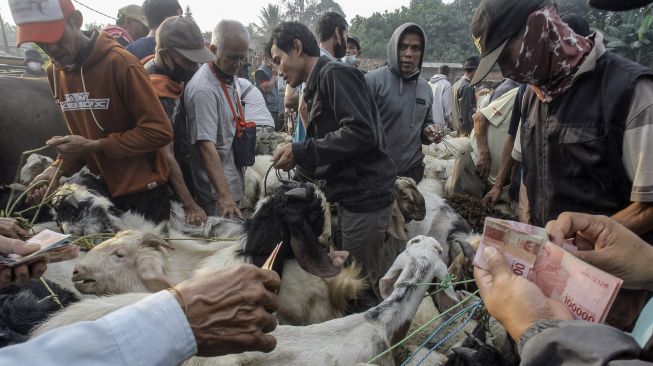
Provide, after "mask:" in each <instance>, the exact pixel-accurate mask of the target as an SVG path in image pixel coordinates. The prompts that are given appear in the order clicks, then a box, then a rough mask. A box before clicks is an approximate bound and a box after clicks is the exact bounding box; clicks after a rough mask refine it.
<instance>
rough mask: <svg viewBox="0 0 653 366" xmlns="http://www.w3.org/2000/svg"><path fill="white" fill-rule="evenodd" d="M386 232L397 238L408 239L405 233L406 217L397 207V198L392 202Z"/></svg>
mask: <svg viewBox="0 0 653 366" xmlns="http://www.w3.org/2000/svg"><path fill="white" fill-rule="evenodd" d="M388 234H390V235H391V236H392V237H393V238H395V239H398V240H408V235H406V219H404V215H403V214H402V213H401V210H400V209H399V204H398V203H397V200H395V202H394V203H393V204H392V217H391V218H390V225H389V226H388Z"/></svg>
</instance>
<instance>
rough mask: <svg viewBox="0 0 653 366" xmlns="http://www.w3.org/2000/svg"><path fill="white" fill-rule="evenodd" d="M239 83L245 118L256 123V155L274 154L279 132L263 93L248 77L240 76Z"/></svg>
mask: <svg viewBox="0 0 653 366" xmlns="http://www.w3.org/2000/svg"><path fill="white" fill-rule="evenodd" d="M238 84H239V85H240V100H241V101H242V102H243V108H244V109H245V120H247V121H249V122H254V123H256V155H272V154H273V153H274V150H276V149H277V134H276V133H275V132H274V128H275V126H274V118H273V117H272V114H271V113H270V110H269V109H268V108H267V105H266V103H265V98H264V97H263V93H261V91H260V90H259V89H258V88H257V87H255V86H254V84H252V83H251V82H250V81H249V80H247V79H243V78H239V79H238Z"/></svg>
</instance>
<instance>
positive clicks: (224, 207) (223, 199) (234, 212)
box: [218, 194, 243, 219]
mask: <svg viewBox="0 0 653 366" xmlns="http://www.w3.org/2000/svg"><path fill="white" fill-rule="evenodd" d="M218 210H219V212H220V216H222V217H224V218H226V219H236V218H239V219H242V218H243V214H242V213H241V212H240V209H239V208H238V205H237V204H236V201H234V199H233V197H231V194H228V195H224V196H220V198H219V200H218Z"/></svg>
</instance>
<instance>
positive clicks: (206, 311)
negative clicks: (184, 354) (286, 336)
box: [175, 264, 281, 357]
mask: <svg viewBox="0 0 653 366" xmlns="http://www.w3.org/2000/svg"><path fill="white" fill-rule="evenodd" d="M280 285H281V280H280V279H279V276H278V275H277V274H276V273H275V272H273V271H268V270H263V269H260V268H257V267H256V266H253V265H250V264H245V265H241V266H238V267H234V268H230V269H227V270H221V271H217V272H214V273H212V274H210V275H206V276H199V277H195V278H192V279H190V280H187V281H184V282H182V283H180V284H178V285H177V286H175V289H176V294H175V295H176V296H177V300H178V301H179V302H180V304H182V306H183V304H184V303H185V305H186V306H184V312H185V313H186V317H187V318H188V323H189V324H190V327H191V329H192V331H193V334H194V336H195V341H196V342H197V350H198V353H197V355H198V356H200V357H215V356H222V355H226V354H232V353H241V352H246V351H261V352H271V351H272V350H274V348H275V347H276V344H277V341H276V339H274V337H273V336H271V335H268V334H266V333H270V332H272V331H273V330H274V329H275V328H276V326H277V320H276V318H275V317H274V315H272V313H274V312H275V311H277V309H278V308H279V304H278V301H277V297H276V295H275V292H276V291H277V290H278V289H279V286H280Z"/></svg>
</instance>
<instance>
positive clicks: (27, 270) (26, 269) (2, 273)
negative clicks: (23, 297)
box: [0, 236, 47, 288]
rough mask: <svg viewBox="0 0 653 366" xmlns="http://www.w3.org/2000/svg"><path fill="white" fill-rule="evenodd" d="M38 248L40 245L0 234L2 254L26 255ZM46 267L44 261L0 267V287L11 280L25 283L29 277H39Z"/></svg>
mask: <svg viewBox="0 0 653 366" xmlns="http://www.w3.org/2000/svg"><path fill="white" fill-rule="evenodd" d="M39 249H41V247H40V246H39V245H37V244H27V243H25V242H24V241H22V240H18V239H11V238H6V237H4V236H0V253H2V254H5V255H6V254H18V255H20V256H27V255H29V254H32V253H34V252H36V251H38V250H39ZM46 268H47V267H46V265H45V262H44V261H38V262H34V263H29V264H23V265H20V266H16V267H14V268H11V267H4V268H1V269H0V288H3V287H7V286H9V285H10V284H12V283H13V282H17V283H18V284H25V283H27V281H29V279H30V277H35V278H38V277H41V276H42V275H43V273H44V272H45V269H46Z"/></svg>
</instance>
